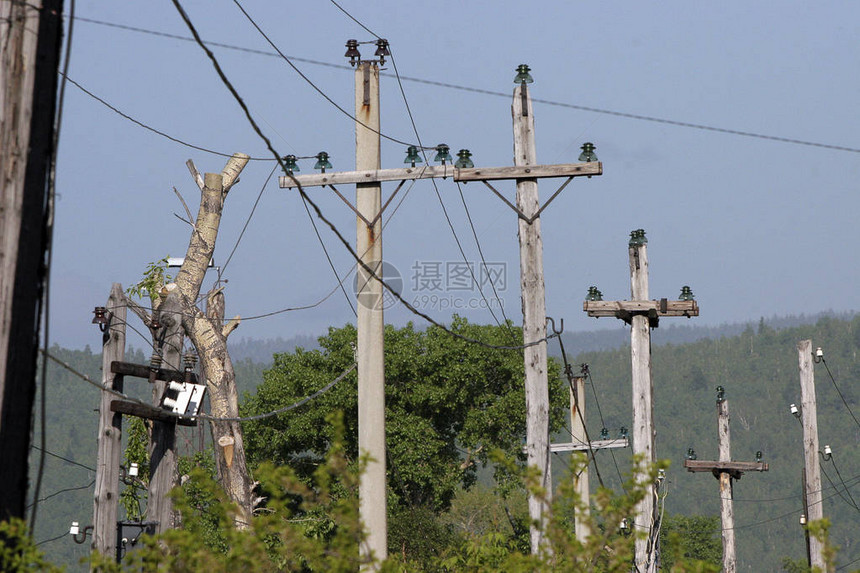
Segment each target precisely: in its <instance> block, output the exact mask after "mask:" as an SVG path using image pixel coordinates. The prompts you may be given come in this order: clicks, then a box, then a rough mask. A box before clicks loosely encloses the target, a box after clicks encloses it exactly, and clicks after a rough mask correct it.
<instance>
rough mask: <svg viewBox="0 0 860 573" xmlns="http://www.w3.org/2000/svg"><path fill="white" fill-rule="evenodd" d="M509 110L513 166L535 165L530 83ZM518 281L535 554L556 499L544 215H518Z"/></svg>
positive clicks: (524, 186)
mask: <svg viewBox="0 0 860 573" xmlns="http://www.w3.org/2000/svg"><path fill="white" fill-rule="evenodd" d="M511 115H512V116H513V124H514V165H516V166H529V165H535V164H537V152H536V150H535V122H534V112H533V110H532V102H531V96H530V95H529V93H528V88H527V87H526V82H525V81H523V82H522V83H520V84H519V85H517V87H516V88H514V99H513V105H512V106H511ZM517 208H518V209H519V210H520V211H521V212H522V213H524V214H525V216H526V217H534V216H535V215H536V214H537V213H538V210H539V209H540V200H539V198H538V184H537V179H517ZM518 223H519V233H518V236H519V242H520V286H521V288H522V305H523V344H526V345H529V346H526V348H525V349H523V358H524V360H525V390H526V457H527V460H528V465H529V466H531V467H536V468H537V469H538V470H540V472H541V476H540V485H541V487H542V489H543V492H544V494H543V496H538V495H535V494H533V493H530V494H529V500H528V504H529V517H530V520H531V526H530V540H531V550H532V553H538V552H539V551H540V550H541V548H542V547H545V546H546V543H545V539H546V537H545V536H546V525H547V522H548V520H549V517H550V504H551V502H552V469H551V466H550V463H549V461H550V460H549V385H548V381H547V365H546V364H547V358H546V353H547V352H546V300H545V292H544V278H543V241H542V239H541V232H540V227H541V221H540V217H536V218H534V219H533V220H532V221H527V220H525V219H524V218H520V219H518Z"/></svg>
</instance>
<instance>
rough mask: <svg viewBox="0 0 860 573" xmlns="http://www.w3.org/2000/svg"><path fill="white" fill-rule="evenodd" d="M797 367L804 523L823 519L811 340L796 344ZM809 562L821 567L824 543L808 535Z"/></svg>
mask: <svg viewBox="0 0 860 573" xmlns="http://www.w3.org/2000/svg"><path fill="white" fill-rule="evenodd" d="M797 360H798V368H799V370H800V412H799V414H800V420H801V423H802V424H803V461H804V467H805V468H806V492H805V494H806V506H807V508H808V509H807V512H806V518H807V523H809V522H811V521H821V520H822V519H824V508H823V505H822V502H823V499H822V494H821V466H820V465H819V461H818V445H819V444H818V408H817V406H816V402H815V373H814V371H813V368H812V341H811V340H801V341H800V342H798V343H797ZM809 555H810V561H811V563H810V565H811V566H812V567H813V568H814V567H819V568H820V569H821V570H822V571H824V570H825V566H826V564H825V561H824V544H823V543H822V542H821V540H819V539H818V538H816V537H815V536H814V535H810V536H809Z"/></svg>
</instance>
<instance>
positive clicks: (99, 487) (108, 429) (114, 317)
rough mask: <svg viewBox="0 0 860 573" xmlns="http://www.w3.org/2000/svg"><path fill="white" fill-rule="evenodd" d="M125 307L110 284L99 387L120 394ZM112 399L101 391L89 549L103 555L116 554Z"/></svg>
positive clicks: (118, 436)
mask: <svg viewBox="0 0 860 573" xmlns="http://www.w3.org/2000/svg"><path fill="white" fill-rule="evenodd" d="M127 310H128V306H127V304H126V299H125V294H124V293H123V291H122V286H121V285H119V284H117V283H114V284H113V286H112V287H111V292H110V296H109V297H108V300H107V304H106V305H105V314H104V317H105V319H106V320H107V324H106V325H104V328H105V332H104V336H103V338H102V385H103V386H105V387H106V388H110V389H112V390H115V391H116V392H122V389H123V377H122V375H121V374H114V373H113V372H112V371H111V363H112V362H114V361H116V362H122V361H123V360H125V325H126V316H127ZM114 399H116V396H114V395H113V394H111V393H110V392H108V391H107V390H102V396H101V403H100V404H99V433H98V461H97V463H96V486H95V495H94V499H93V549H94V550H96V551H98V552H99V553H101V554H102V555H105V556H110V555H113V554H114V553H115V552H116V522H117V506H118V504H119V465H120V459H121V454H122V414H120V413H119V412H112V411H111V408H110V404H111V401H112V400H114Z"/></svg>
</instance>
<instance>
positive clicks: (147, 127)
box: [57, 72, 271, 161]
mask: <svg viewBox="0 0 860 573" xmlns="http://www.w3.org/2000/svg"><path fill="white" fill-rule="evenodd" d="M57 73H59V74H60V75H61V76H63V78H64V79H65V80H67V81H68V82H69V83H70V84H72V85H73V86H75V87H76V88H78V89H79V90H81V91H82V92H84V93H85V94H87V95H88V96H90V97H91V98H93V99H94V100H96V101H97V102H99V103H100V104H102V105H103V106H105V107H106V108H108V109H109V110H111V111H112V112H114V113H116V114H117V115H119V116H120V117H123V118H125V119H127V120H128V121H130V122H132V123H133V124H135V125H137V126H139V127H142V128H143V129H145V130H147V131H151V132H152V133H154V134H156V135H159V136H161V137H163V138H165V139H169V140H170V141H172V142H174V143H178V144H180V145H184V146H185V147H189V148H191V149H196V150H197V151H203V152H205V153H211V154H213V155H218V156H220V157H233V154H232V153H222V152H220V151H215V150H214V149H208V148H206V147H201V146H199V145H195V144H193V143H188V142H187V141H183V140H181V139H179V138H177V137H174V136H172V135H170V134H168V133H165V132H164V131H161V130H160V129H156V128H154V127H152V126H151V125H147V124H145V123H143V122H142V121H140V120H138V119H135V118H133V117H132V116H130V115H128V114H127V113H125V112H124V111H122V110H120V109H119V108H117V107H115V106H113V105H111V104H110V103H108V102H107V101H105V100H104V99H102V98H100V97H99V96H97V95H96V94H94V93H93V92H91V91H90V90H88V89H87V88H85V87H84V86H82V85H81V84H79V83H78V82H76V81H75V80H73V79H72V78H70V77H69V76H68V74H67V73H66V72H57ZM248 160H249V161H271V159H268V158H262V157H249V158H248Z"/></svg>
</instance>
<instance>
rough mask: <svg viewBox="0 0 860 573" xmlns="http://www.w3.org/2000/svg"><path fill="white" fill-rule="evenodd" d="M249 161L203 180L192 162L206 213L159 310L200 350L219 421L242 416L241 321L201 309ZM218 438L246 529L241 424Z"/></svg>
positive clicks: (217, 426) (220, 425)
mask: <svg viewBox="0 0 860 573" xmlns="http://www.w3.org/2000/svg"><path fill="white" fill-rule="evenodd" d="M248 159H249V158H248V156H247V155H245V154H240V153H237V154H234V155H233V157H231V158H230V160H229V161H228V162H227V165H226V166H225V167H224V169H223V171H222V172H221V173H206V174H205V176H204V178H203V179H202V180H201V178H200V177H199V175H198V174H197V170H196V169H195V168H194V166H193V163H191V162H190V161H189V162H188V166H189V169H190V170H191V171H192V174H194V176H195V180H196V181H197V183H198V186H199V187H200V190H201V197H200V209H199V211H198V214H197V218H196V221H195V223H194V228H193V230H192V232H191V240H190V241H189V243H188V250H187V252H186V254H185V261H184V262H183V264H182V267H181V268H180V270H179V274H178V276H177V277H176V288H174V289H172V290H170V291H169V292H168V294H167V296H166V297H165V299H164V302H163V303H162V304H161V306H160V307H159V310H158V313H159V322H160V323H161V324H163V325H164V327H165V328H169V329H171V328H177V326H180V325H181V327H182V330H184V332H185V334H186V336H188V338H189V340H191V343H192V344H193V345H194V348H195V349H196V350H197V353H198V355H199V356H200V364H201V368H202V369H203V373H204V375H205V378H206V385H207V388H208V390H209V402H210V404H211V409H212V415H214V416H216V417H219V418H221V417H238V415H239V396H238V393H237V391H236V384H235V382H236V377H235V373H234V371H233V363H232V361H231V360H230V356H229V354H228V353H227V336H228V335H229V334H230V332H232V330H233V329H234V328H235V327H236V326H237V325H238V318H237V319H235V320H233V321H231V322H230V323H229V324H228V325H227V326H223V325H222V320H221V319H220V318H217V315H216V317H215V318H210V317H208V316H206V315H205V314H204V313H203V311H201V310H200V309H199V308H198V307H197V306H196V304H195V303H196V301H197V297H198V296H199V294H200V288H201V284H202V283H203V277H204V275H205V274H206V269H207V267H208V265H209V261H210V260H211V259H212V253H213V252H214V250H215V240H216V239H217V237H218V227H219V225H220V222H221V213H222V210H223V208H224V200H225V199H226V197H227V193H228V191H229V190H230V187H232V186H233V184H234V183H235V182H236V181H237V180H238V176H239V173H240V172H241V171H242V169H243V168H244V167H245V165H246V164H247V162H248ZM210 297H215V300H213V301H210V305H213V306H215V305H217V304H219V303H220V304H221V305H222V306H223V293H221V292H220V290H216V291H215V292H214V293H210ZM218 297H220V301H219V299H218ZM169 332H170V330H168V333H169ZM212 432H213V437H214V440H215V460H216V464H217V466H218V469H219V480H220V483H221V485H222V487H223V488H224V490H225V492H226V493H227V495H229V497H230V499H231V500H232V501H233V502H234V503H236V505H237V506H238V512H237V514H236V515H235V516H234V523H235V524H236V526H237V527H238V528H245V527H246V526H247V524H248V523H249V522H250V518H251V511H252V509H253V508H252V502H253V495H252V491H251V489H252V481H251V478H250V475H249V473H248V468H247V464H246V463H245V448H244V442H243V439H242V428H241V427H240V426H239V424H238V423H237V422H220V421H215V422H213V423H212Z"/></svg>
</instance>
